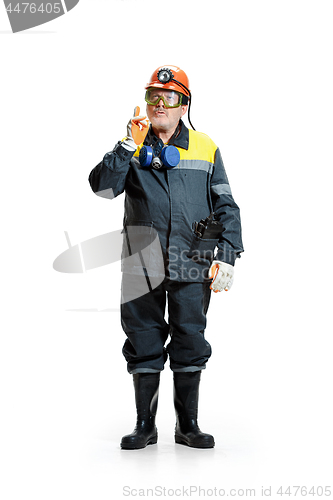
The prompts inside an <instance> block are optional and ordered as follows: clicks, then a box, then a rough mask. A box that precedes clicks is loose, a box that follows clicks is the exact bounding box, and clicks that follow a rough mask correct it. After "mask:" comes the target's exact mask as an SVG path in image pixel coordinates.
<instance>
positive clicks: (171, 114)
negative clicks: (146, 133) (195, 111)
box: [146, 90, 187, 133]
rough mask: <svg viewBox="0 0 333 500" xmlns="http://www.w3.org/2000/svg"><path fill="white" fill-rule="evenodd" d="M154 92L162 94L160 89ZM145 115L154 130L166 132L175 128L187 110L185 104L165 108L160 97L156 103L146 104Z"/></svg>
mask: <svg viewBox="0 0 333 500" xmlns="http://www.w3.org/2000/svg"><path fill="white" fill-rule="evenodd" d="M155 94H157V95H163V91H162V90H156V92H155ZM146 109H147V116H148V119H149V121H150V123H151V124H152V127H153V129H154V131H155V132H163V133H168V132H172V131H174V130H175V129H176V127H177V125H178V122H179V120H180V119H181V117H182V116H184V114H185V113H186V111H187V106H179V107H178V108H166V107H165V105H164V102H163V100H162V99H160V100H159V101H158V103H157V104H156V105H152V104H147V108H146Z"/></svg>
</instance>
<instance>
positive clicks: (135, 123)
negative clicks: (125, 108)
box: [122, 106, 149, 151]
mask: <svg viewBox="0 0 333 500" xmlns="http://www.w3.org/2000/svg"><path fill="white" fill-rule="evenodd" d="M148 128H149V121H148V119H147V117H146V116H140V108H139V106H136V107H135V108H134V115H133V117H132V118H131V119H130V121H129V122H128V124H127V136H126V137H125V139H124V140H123V141H122V146H123V147H124V148H125V149H127V150H128V151H135V150H136V148H137V147H138V146H139V144H142V143H143V141H144V140H145V137H146V135H147V132H148Z"/></svg>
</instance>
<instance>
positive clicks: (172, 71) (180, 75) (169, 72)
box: [145, 65, 191, 96]
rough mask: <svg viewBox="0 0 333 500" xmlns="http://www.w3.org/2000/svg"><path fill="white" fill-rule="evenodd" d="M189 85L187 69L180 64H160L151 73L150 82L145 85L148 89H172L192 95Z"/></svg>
mask: <svg viewBox="0 0 333 500" xmlns="http://www.w3.org/2000/svg"><path fill="white" fill-rule="evenodd" d="M177 82H179V83H180V84H181V85H179V83H177ZM182 85H183V86H184V87H183V86H182ZM189 86H190V82H189V80H188V78H187V75H186V73H185V71H183V70H182V69H180V68H179V67H178V66H172V65H166V66H160V67H159V68H157V69H156V70H155V71H154V73H153V74H152V75H151V78H150V81H149V83H147V85H146V86H145V89H148V88H149V87H156V88H160V89H161V88H162V89H170V90H176V91H177V92H181V93H182V94H185V95H187V96H190V95H191V92H190V89H189Z"/></svg>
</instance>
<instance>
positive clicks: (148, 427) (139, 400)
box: [120, 372, 160, 450]
mask: <svg viewBox="0 0 333 500" xmlns="http://www.w3.org/2000/svg"><path fill="white" fill-rule="evenodd" d="M133 383H134V390H135V403H136V410H137V421H136V426H135V429H134V431H133V432H132V434H128V435H127V436H124V437H123V438H122V440H121V443H120V446H121V448H122V449H123V450H136V449H139V448H145V447H146V446H147V445H148V444H155V443H157V429H156V425H155V415H156V410H157V399H158V386H159V383H160V373H159V372H158V373H135V374H134V375H133Z"/></svg>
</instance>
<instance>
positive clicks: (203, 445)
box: [175, 435, 215, 448]
mask: <svg viewBox="0 0 333 500" xmlns="http://www.w3.org/2000/svg"><path fill="white" fill-rule="evenodd" d="M175 442H176V443H177V444H183V445H185V446H189V447H190V448H214V446H215V442H214V441H213V442H210V443H209V442H206V443H205V442H203V443H201V444H193V443H191V441H189V440H187V439H186V438H184V437H180V436H177V435H175Z"/></svg>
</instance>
